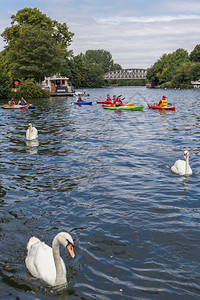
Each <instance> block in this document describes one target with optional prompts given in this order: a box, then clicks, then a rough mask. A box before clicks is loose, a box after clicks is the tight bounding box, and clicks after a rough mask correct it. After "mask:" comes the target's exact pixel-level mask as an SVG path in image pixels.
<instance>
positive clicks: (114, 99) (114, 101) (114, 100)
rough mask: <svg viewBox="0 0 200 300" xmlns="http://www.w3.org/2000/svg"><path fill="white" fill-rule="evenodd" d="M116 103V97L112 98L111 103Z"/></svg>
mask: <svg viewBox="0 0 200 300" xmlns="http://www.w3.org/2000/svg"><path fill="white" fill-rule="evenodd" d="M116 102H117V99H116V96H115V95H114V96H113V103H114V104H115V103H116Z"/></svg>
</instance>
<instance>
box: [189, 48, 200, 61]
mask: <svg viewBox="0 0 200 300" xmlns="http://www.w3.org/2000/svg"><path fill="white" fill-rule="evenodd" d="M190 60H191V61H192V62H200V45H196V47H195V48H194V50H193V51H192V52H191V53H190Z"/></svg>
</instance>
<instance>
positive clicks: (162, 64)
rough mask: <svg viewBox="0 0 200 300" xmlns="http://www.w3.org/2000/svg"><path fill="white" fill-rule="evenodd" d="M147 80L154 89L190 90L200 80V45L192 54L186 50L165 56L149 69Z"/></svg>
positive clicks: (178, 50)
mask: <svg viewBox="0 0 200 300" xmlns="http://www.w3.org/2000/svg"><path fill="white" fill-rule="evenodd" d="M147 79H148V80H149V81H150V82H151V84H152V86H154V87H161V88H190V87H191V81H193V80H194V81H196V80H199V79H200V45H196V46H195V48H194V50H193V51H192V52H191V53H190V54H189V53H188V52H187V51H186V50H184V49H177V50H176V51H174V52H173V53H169V54H164V55H163V56H162V57H161V58H160V59H158V60H157V61H156V62H155V64H154V65H153V66H152V67H151V68H149V69H148V71H147Z"/></svg>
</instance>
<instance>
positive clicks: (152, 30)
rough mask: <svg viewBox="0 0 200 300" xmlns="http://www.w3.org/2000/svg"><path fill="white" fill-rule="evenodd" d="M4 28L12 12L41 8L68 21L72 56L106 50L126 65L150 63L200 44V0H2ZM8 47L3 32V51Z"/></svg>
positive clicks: (0, 12)
mask: <svg viewBox="0 0 200 300" xmlns="http://www.w3.org/2000/svg"><path fill="white" fill-rule="evenodd" d="M0 7H1V9H0V33H2V32H3V31H4V29H5V28H6V27H10V26H11V16H12V15H15V14H16V13H17V11H18V10H20V9H23V8H25V7H30V8H35V7H37V8H38V9H39V10H40V11H41V12H42V13H43V14H46V15H47V16H48V17H50V18H51V19H52V20H56V21H58V22H60V23H64V22H65V23H66V24H67V26H68V28H69V31H71V32H73V33H74V34H75V35H74V37H73V42H72V44H71V46H70V48H69V49H70V50H73V52H74V55H78V54H80V53H81V52H82V53H85V52H86V51H87V50H98V49H103V50H106V51H109V52H110V53H111V54H112V58H113V60H114V62H115V63H117V64H120V65H121V66H122V68H124V69H128V68H144V69H146V68H150V67H151V66H152V65H153V64H154V63H155V62H156V61H157V60H158V59H159V58H160V57H161V56H162V55H163V54H165V53H166V54H168V53H172V52H174V51H176V50H177V49H179V48H183V49H185V50H187V51H188V53H190V52H191V51H192V50H193V49H194V47H195V46H196V45H197V44H200V1H199V0H190V1H189V0H36V1H30V0H0ZM5 46H6V44H5V42H4V41H3V39H2V37H0V51H2V50H3V49H4V47H5Z"/></svg>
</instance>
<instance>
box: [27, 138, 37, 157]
mask: <svg viewBox="0 0 200 300" xmlns="http://www.w3.org/2000/svg"><path fill="white" fill-rule="evenodd" d="M26 146H27V147H28V149H27V150H26V151H27V153H29V154H37V152H38V150H37V148H36V147H38V146H39V141H38V139H35V140H31V141H28V140H26Z"/></svg>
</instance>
